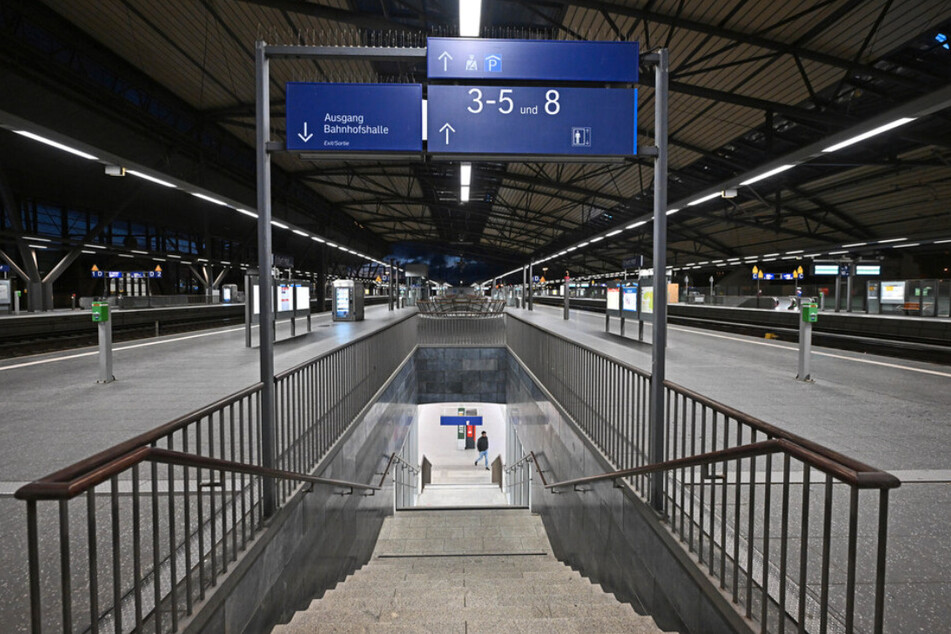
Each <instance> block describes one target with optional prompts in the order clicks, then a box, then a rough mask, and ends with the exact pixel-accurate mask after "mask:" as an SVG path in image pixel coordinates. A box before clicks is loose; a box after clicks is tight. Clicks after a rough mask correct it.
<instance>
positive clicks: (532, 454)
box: [505, 451, 549, 487]
mask: <svg viewBox="0 0 951 634" xmlns="http://www.w3.org/2000/svg"><path fill="white" fill-rule="evenodd" d="M528 460H531V461H532V463H533V464H534V465H535V471H537V472H538V477H539V478H541V481H542V486H545V487H548V486H549V485H548V480H547V479H546V478H545V472H544V471H542V468H541V466H539V464H538V459H537V458H536V457H535V452H534V451H529V452H528V453H527V454H525V455H524V456H522V457H521V458H519V459H518V460H517V461H515V462H513V463H512V464H510V465H509V466H508V467H506V468H505V471H506V473H508V472H511V471H512V470H514V469H515V467H517V466H518V465H520V464H522V463H523V462H526V461H528Z"/></svg>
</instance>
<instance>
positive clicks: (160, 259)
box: [152, 258, 165, 262]
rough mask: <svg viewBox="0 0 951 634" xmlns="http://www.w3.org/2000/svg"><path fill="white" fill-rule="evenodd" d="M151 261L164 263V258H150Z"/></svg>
mask: <svg viewBox="0 0 951 634" xmlns="http://www.w3.org/2000/svg"><path fill="white" fill-rule="evenodd" d="M152 259H153V260H155V261H156V262H164V261H165V258H152Z"/></svg>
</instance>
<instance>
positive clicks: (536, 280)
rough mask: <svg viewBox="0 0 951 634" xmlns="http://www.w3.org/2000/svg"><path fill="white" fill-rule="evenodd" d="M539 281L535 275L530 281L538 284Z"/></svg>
mask: <svg viewBox="0 0 951 634" xmlns="http://www.w3.org/2000/svg"><path fill="white" fill-rule="evenodd" d="M540 279H541V278H540V277H538V276H537V275H536V276H535V277H533V278H532V281H533V282H538V281H539V280H540Z"/></svg>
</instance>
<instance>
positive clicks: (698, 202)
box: [687, 192, 720, 207]
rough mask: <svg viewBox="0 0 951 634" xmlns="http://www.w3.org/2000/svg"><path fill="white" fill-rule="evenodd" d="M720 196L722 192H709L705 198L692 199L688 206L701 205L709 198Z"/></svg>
mask: <svg viewBox="0 0 951 634" xmlns="http://www.w3.org/2000/svg"><path fill="white" fill-rule="evenodd" d="M719 196H720V192H713V193H712V194H709V195H707V196H704V197H703V198H698V199H697V200H691V201H690V202H689V203H687V206H688V207H693V206H694V205H699V204H700V203H705V202H707V201H708V200H713V199H714V198H718V197H719Z"/></svg>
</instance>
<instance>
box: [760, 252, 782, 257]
mask: <svg viewBox="0 0 951 634" xmlns="http://www.w3.org/2000/svg"><path fill="white" fill-rule="evenodd" d="M777 255H779V254H778V253H767V254H766V255H764V256H763V257H764V258H772V257H776V256H777Z"/></svg>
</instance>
